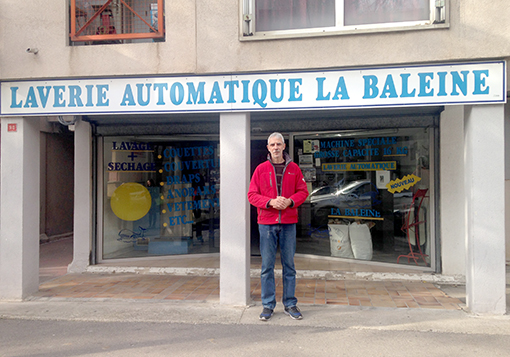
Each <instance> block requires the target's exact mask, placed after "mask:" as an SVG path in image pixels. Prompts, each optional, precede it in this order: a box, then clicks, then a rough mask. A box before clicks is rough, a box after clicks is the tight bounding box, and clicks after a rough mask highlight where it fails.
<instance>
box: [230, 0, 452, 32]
mask: <svg viewBox="0 0 510 357" xmlns="http://www.w3.org/2000/svg"><path fill="white" fill-rule="evenodd" d="M255 1H256V0H243V1H241V2H240V22H241V23H240V27H239V28H240V30H241V31H240V35H239V38H240V40H241V41H254V40H255V41H256V40H266V39H267V40H273V39H285V38H302V37H322V36H338V35H352V34H366V33H380V32H393V31H410V30H430V29H439V28H449V27H450V25H449V1H448V0H429V1H430V17H429V20H426V21H406V22H391V23H377V24H366V25H354V26H344V24H343V22H344V0H335V4H336V7H335V18H336V25H335V26H334V27H317V28H304V29H292V30H277V31H257V30H256V13H255Z"/></svg>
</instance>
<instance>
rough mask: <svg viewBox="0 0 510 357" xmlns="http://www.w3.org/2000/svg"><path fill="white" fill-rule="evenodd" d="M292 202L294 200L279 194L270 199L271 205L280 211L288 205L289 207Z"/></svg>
mask: <svg viewBox="0 0 510 357" xmlns="http://www.w3.org/2000/svg"><path fill="white" fill-rule="evenodd" d="M291 204H292V200H291V199H288V198H285V197H283V196H278V197H276V198H273V199H272V200H270V201H269V206H271V207H273V208H274V209H277V210H279V211H283V210H284V209H286V208H287V207H289V206H290V205H291Z"/></svg>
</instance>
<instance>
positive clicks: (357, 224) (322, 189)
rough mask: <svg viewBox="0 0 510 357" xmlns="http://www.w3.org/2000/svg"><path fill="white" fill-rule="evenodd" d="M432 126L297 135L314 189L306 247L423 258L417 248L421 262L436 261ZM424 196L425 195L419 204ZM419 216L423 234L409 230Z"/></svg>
mask: <svg viewBox="0 0 510 357" xmlns="http://www.w3.org/2000/svg"><path fill="white" fill-rule="evenodd" d="M430 132H431V131H430V130H428V128H412V129H411V128H409V129H400V128H399V129H392V130H391V131H388V130H372V131H368V130H367V131H357V132H355V133H353V132H344V133H336V132H331V133H323V134H320V135H316V134H314V135H313V139H311V138H310V136H309V135H301V136H300V135H295V136H294V150H295V153H294V154H295V155H296V154H297V153H298V152H299V151H300V150H302V152H303V154H302V155H299V164H300V166H301V169H302V171H303V175H305V180H306V181H307V183H308V184H309V188H310V196H309V198H308V200H307V202H306V203H305V204H303V205H302V206H301V207H300V208H299V210H300V217H301V219H300V221H299V223H298V225H299V226H300V229H299V232H300V235H299V237H298V246H297V247H298V248H297V250H298V252H299V253H303V254H318V255H325V256H334V257H343V258H345V257H348V258H352V259H360V260H372V261H381V262H387V263H395V264H397V263H398V264H417V263H416V261H415V259H414V258H416V255H413V254H418V253H415V252H416V251H418V252H422V253H419V254H421V255H420V256H419V258H420V259H418V260H419V262H418V264H421V265H427V264H429V262H430V259H429V256H428V254H427V253H424V252H426V251H429V250H430V249H431V245H430V237H429V231H430V230H429V229H428V228H427V226H426V224H427V223H426V222H429V221H430V217H428V214H429V212H430V210H429V205H430V202H429V197H430V196H429V195H428V194H427V193H428V190H429V187H428V183H429V182H430V180H431V178H429V177H428V176H429V173H430V170H429V167H428V165H429V163H430V158H429V145H430V144H429V143H430V142H431V140H430V135H431V133H430ZM314 147H315V148H314ZM313 163H315V165H314V166H313V165H312V164H313ZM307 165H310V167H311V168H309V167H307ZM312 168H313V170H312ZM418 196H419V197H422V198H423V201H422V202H421V205H419V207H418V204H417V203H416V202H417V197H418ZM417 211H418V212H417ZM417 216H420V217H421V219H420V220H419V221H417V222H418V226H419V228H418V229H417V230H416V231H417V232H418V233H417V235H418V240H416V239H415V238H416V237H415V236H414V235H413V234H414V233H410V231H409V230H406V229H405V227H406V224H407V225H409V224H410V223H409V222H412V221H413V220H415V218H416V217H417ZM406 222H407V223H406ZM340 241H341V243H339V242H340ZM417 241H419V243H416V242H417ZM417 244H418V246H417ZM413 245H414V246H413ZM339 247H340V248H339ZM347 247H349V248H347ZM338 249H344V250H349V249H350V250H351V252H348V253H346V254H344V253H342V254H340V253H339V251H338ZM408 257H410V258H409V259H408Z"/></svg>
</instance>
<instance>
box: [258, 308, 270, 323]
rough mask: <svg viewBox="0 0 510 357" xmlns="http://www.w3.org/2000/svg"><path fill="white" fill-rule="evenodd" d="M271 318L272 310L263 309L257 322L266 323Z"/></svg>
mask: <svg viewBox="0 0 510 357" xmlns="http://www.w3.org/2000/svg"><path fill="white" fill-rule="evenodd" d="M271 316H273V310H271V309H269V308H267V307H265V308H264V310H262V313H261V314H260V316H259V320H261V321H267V320H269V319H270V318H271Z"/></svg>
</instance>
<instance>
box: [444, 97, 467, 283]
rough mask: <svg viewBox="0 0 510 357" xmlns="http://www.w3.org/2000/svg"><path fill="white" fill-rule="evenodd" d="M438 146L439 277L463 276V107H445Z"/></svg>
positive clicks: (464, 242) (464, 205)
mask: <svg viewBox="0 0 510 357" xmlns="http://www.w3.org/2000/svg"><path fill="white" fill-rule="evenodd" d="M439 146H440V149H439V155H440V169H439V176H440V184H439V207H440V208H439V215H440V224H441V232H440V237H441V244H440V247H441V267H442V272H443V274H447V275H464V274H465V272H466V251H465V246H466V230H465V226H466V218H465V217H466V203H465V201H466V194H465V188H464V106H448V107H446V108H445V110H444V112H443V113H442V114H441V121H440V141H439ZM441 178H447V179H441Z"/></svg>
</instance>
